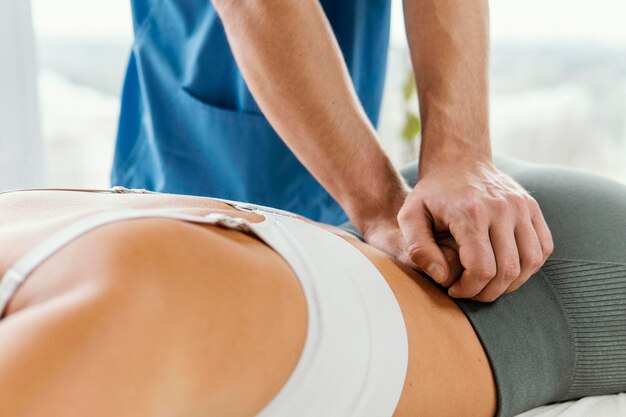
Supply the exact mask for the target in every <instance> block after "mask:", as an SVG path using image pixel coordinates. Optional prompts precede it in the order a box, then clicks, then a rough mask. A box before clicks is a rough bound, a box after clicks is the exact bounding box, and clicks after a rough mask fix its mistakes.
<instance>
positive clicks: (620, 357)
mask: <svg viewBox="0 0 626 417" xmlns="http://www.w3.org/2000/svg"><path fill="white" fill-rule="evenodd" d="M542 271H543V272H544V273H545V274H546V275H547V276H549V278H550V281H551V283H552V285H553V286H554V288H555V290H556V292H557V293H558V294H559V298H560V302H561V305H562V306H563V309H564V310H565V313H566V316H567V318H568V322H569V327H570V329H571V332H572V336H573V341H574V351H575V365H574V375H573V380H572V383H571V385H570V387H569V390H568V392H567V393H566V394H565V396H564V398H563V400H567V399H573V398H580V397H585V396H590V395H603V394H609V393H617V392H622V391H626V265H622V264H618V263H600V262H584V261H573V260H559V259H554V260H550V261H548V262H547V263H546V264H545V265H544V267H543V268H542Z"/></svg>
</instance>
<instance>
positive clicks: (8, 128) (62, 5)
mask: <svg viewBox="0 0 626 417" xmlns="http://www.w3.org/2000/svg"><path fill="white" fill-rule="evenodd" d="M7 5H8V6H7ZM393 10H394V12H393V19H392V37H391V45H390V46H391V47H390V55H389V60H388V77H387V84H386V92H385V97H384V101H383V111H382V115H381V119H380V124H379V131H380V136H381V141H382V143H383V145H384V147H385V149H386V150H387V151H388V153H389V154H390V156H391V157H392V159H393V160H394V162H395V163H397V164H402V163H403V162H405V161H406V160H408V159H411V158H412V157H415V156H416V155H417V154H416V149H417V147H418V146H419V136H417V137H415V138H414V139H413V140H407V139H406V138H403V135H402V132H403V129H405V128H406V119H407V113H410V112H413V113H415V112H417V111H418V110H417V105H416V99H415V97H412V98H410V99H408V100H407V99H406V97H405V94H404V92H403V90H404V89H405V88H404V89H403V87H406V85H405V84H406V80H407V74H408V73H409V71H410V60H409V57H408V51H407V44H406V39H405V37H404V22H403V18H402V6H401V0H394V1H393ZM31 15H32V22H33V27H34V34H33V32H31V31H29V30H25V29H24V28H28V22H29V19H30V16H31ZM625 17H626V3H624V1H623V0H596V1H594V2H589V1H582V0H550V1H542V0H526V1H523V2H521V1H518V0H496V1H492V2H491V24H492V45H491V46H492V52H491V127H492V141H493V148H494V151H495V152H496V153H503V154H509V155H513V156H517V157H520V158H523V159H526V160H530V161H538V162H549V163H556V164H562V165H569V166H573V167H578V168H582V169H585V170H588V171H592V172H596V173H598V174H602V175H606V176H610V177H613V178H615V179H618V180H620V181H623V182H626V24H624V18H625ZM131 42H132V23H131V16H130V5H129V3H128V2H127V1H107V0H54V1H51V0H31V3H30V8H29V7H28V2H25V1H24V0H3V2H0V54H1V56H2V57H3V63H4V65H3V67H5V68H4V69H0V91H3V95H2V96H0V164H1V165H0V166H2V167H3V168H2V172H3V173H2V175H0V188H9V187H23V186H32V185H45V186H75V187H104V186H108V177H109V169H110V165H111V161H112V156H113V145H114V141H115V133H116V129H117V118H118V113H119V105H120V99H119V96H120V92H121V88H122V82H123V74H124V71H125V67H126V63H127V62H126V61H127V58H128V54H129V51H130V47H131ZM5 57H6V60H5ZM381 65H382V63H381ZM11 71H12V72H11ZM30 72H32V74H31V75H32V76H31V75H29V74H30ZM33 79H35V80H36V83H33V82H32V80H33ZM29 80H31V81H29ZM459 94H462V92H459ZM25 115H26V116H25ZM405 136H406V135H405Z"/></svg>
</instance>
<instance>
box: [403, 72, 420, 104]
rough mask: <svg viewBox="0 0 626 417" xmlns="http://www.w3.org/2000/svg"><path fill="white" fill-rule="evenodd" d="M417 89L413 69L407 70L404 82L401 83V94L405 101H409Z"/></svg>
mask: <svg viewBox="0 0 626 417" xmlns="http://www.w3.org/2000/svg"><path fill="white" fill-rule="evenodd" d="M416 91H417V86H416V85H415V77H414V76H413V71H409V72H408V74H407V76H406V78H405V79H404V82H403V83H402V96H403V97H404V100H405V101H409V99H410V98H411V97H413V95H414V94H415V92H416Z"/></svg>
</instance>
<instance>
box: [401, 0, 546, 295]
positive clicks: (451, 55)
mask: <svg viewBox="0 0 626 417" xmlns="http://www.w3.org/2000/svg"><path fill="white" fill-rule="evenodd" d="M404 12H405V21H406V29H407V37H408V41H409V45H410V49H411V56H412V61H413V67H414V70H415V74H416V81H417V86H418V92H419V102H420V111H421V116H422V122H423V134H422V142H421V150H420V166H419V171H420V172H419V178H420V180H419V182H418V184H417V185H416V186H415V188H414V189H413V191H412V192H411V194H410V195H409V197H408V199H407V201H406V203H405V205H404V207H403V208H402V210H401V212H400V216H399V222H400V225H401V229H402V231H403V232H404V234H405V236H406V239H407V242H408V244H409V248H410V251H411V253H412V258H413V260H414V261H415V262H416V263H417V264H418V265H419V266H420V267H421V268H422V269H425V270H427V271H431V273H430V275H431V276H433V277H434V278H436V279H439V280H441V281H447V283H446V285H450V284H451V283H452V281H453V280H454V277H450V276H448V267H447V265H446V261H445V260H444V259H443V255H442V253H441V249H440V247H439V246H438V245H437V244H436V242H435V240H434V238H433V228H434V231H435V232H444V231H449V232H450V233H451V234H452V236H453V237H454V240H455V241H456V244H457V245H458V246H459V255H460V261H461V264H462V266H463V268H464V272H463V275H462V276H461V277H460V280H459V281H458V282H456V283H454V284H453V285H452V286H451V287H450V290H449V293H450V295H451V296H456V297H475V298H476V299H478V300H481V301H492V300H494V299H495V298H497V297H498V296H500V295H501V294H502V293H504V292H510V291H513V290H515V289H516V288H518V287H519V286H521V285H522V284H523V283H524V282H525V281H526V280H527V279H528V278H529V277H530V276H531V275H532V274H533V273H534V272H536V270H537V269H538V268H539V267H540V266H541V265H542V264H543V263H544V261H545V260H546V258H547V257H548V256H549V255H550V253H551V252H552V247H553V245H552V238H551V235H550V231H549V230H548V227H547V225H546V223H545V221H544V219H543V216H542V214H541V211H540V209H539V206H538V205H537V203H536V201H535V200H534V199H533V198H532V197H531V196H530V195H529V194H528V193H527V192H526V191H525V190H524V189H523V188H522V187H521V186H520V185H518V184H517V183H516V182H515V181H514V180H513V179H511V178H510V177H508V176H507V175H505V174H503V173H501V172H499V171H498V170H497V169H496V168H495V166H494V165H493V163H492V156H491V146H490V134H489V117H488V114H489V109H488V54H489V10H488V2H487V0H404ZM434 265H440V267H439V270H440V271H439V272H437V271H436V267H434Z"/></svg>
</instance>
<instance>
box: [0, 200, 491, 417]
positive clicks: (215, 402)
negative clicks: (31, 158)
mask: <svg viewBox="0 0 626 417" xmlns="http://www.w3.org/2000/svg"><path fill="white" fill-rule="evenodd" d="M18 207H21V208H22V210H17V208H18ZM113 207H115V208H116V209H121V208H154V209H168V210H170V209H171V210H175V211H183V212H187V213H192V214H202V215H204V214H207V213H209V212H215V211H216V210H217V211H220V212H222V213H228V214H229V215H231V216H237V217H240V216H244V217H247V218H248V219H249V220H252V221H254V220H255V218H254V215H251V214H247V213H242V212H239V211H236V210H234V209H232V208H230V207H229V206H226V205H224V204H222V203H219V202H214V201H210V200H207V199H197V198H192V197H182V196H176V197H173V196H167V195H132V194H131V195H111V194H91V193H89V194H88V193H71V194H69V193H63V192H30V193H28V192H25V193H20V194H19V195H18V194H14V195H4V196H2V197H0V212H1V213H3V216H2V220H1V221H4V222H6V223H5V225H9V224H10V225H11V227H10V228H5V227H3V228H2V230H6V232H3V233H0V245H2V246H3V247H9V246H10V247H12V248H13V251H11V254H10V255H7V256H0V265H2V267H3V269H2V271H0V272H4V269H6V268H7V267H8V266H9V265H10V264H12V263H13V262H15V260H16V259H17V257H19V256H20V255H22V254H23V253H25V251H27V250H28V249H30V247H31V246H32V245H33V243H34V242H36V241H38V240H41V239H42V238H43V237H45V236H47V235H49V234H50V233H51V232H52V231H53V230H56V229H59V228H61V227H63V226H64V225H68V224H71V223H72V222H74V221H76V219H78V218H80V217H84V216H86V215H89V214H92V213H93V212H94V211H100V210H107V209H111V208H113ZM5 214H6V215H5ZM33 219H38V220H39V221H40V223H39V224H33ZM55 219H56V220H55ZM35 223H37V221H35ZM20 225H21V226H20ZM350 241H351V242H352V243H353V244H355V245H356V246H357V248H358V249H359V250H361V251H362V252H363V253H364V254H365V255H367V256H368V258H369V259H370V260H371V261H372V262H373V263H374V265H375V266H376V267H377V268H378V270H379V271H380V272H381V273H382V275H383V276H384V277H385V279H386V280H387V282H388V284H389V286H390V287H391V289H392V290H393V293H394V295H395V296H396V299H397V301H398V303H399V305H400V307H401V309H402V313H403V315H404V320H405V323H406V329H407V336H408V340H409V359H408V368H407V373H406V379H405V381H404V388H403V391H402V395H401V397H400V401H399V403H398V407H397V409H396V413H395V414H394V415H396V416H426V415H428V416H431V415H432V416H434V415H441V416H446V415H450V416H458V415H471V416H482V415H484V416H491V415H493V413H494V410H495V388H494V383H493V380H492V376H491V370H490V367H489V363H488V361H487V357H486V355H485V353H484V350H483V349H482V347H481V345H480V342H479V341H478V338H477V337H476V335H475V333H474V331H473V330H472V327H471V325H470V324H469V322H468V320H467V318H466V317H465V316H464V315H463V313H462V312H461V310H460V309H459V308H458V307H457V306H456V304H455V303H454V302H452V301H451V300H450V299H449V298H448V297H447V296H445V295H444V294H443V293H441V292H440V291H439V290H438V289H437V288H435V287H434V286H433V285H432V284H430V283H429V282H427V281H426V280H425V279H424V278H423V277H421V276H420V275H418V274H415V273H412V272H410V271H406V270H403V269H401V268H400V267H399V266H398V265H396V264H395V263H394V262H392V261H391V260H390V259H389V258H387V257H386V256H385V255H383V254H382V253H380V252H378V251H376V250H375V249H373V248H371V247H369V246H368V245H365V244H363V243H360V242H357V241H355V240H353V239H350ZM181 242H185V245H181ZM189 248H196V249H195V250H193V251H189ZM190 252H191V253H190ZM207 254H210V255H209V256H208V255H207ZM207 256H208V257H207ZM209 258H210V259H209ZM259 271H263V272H262V274H260V273H259ZM251 277H255V279H251ZM259 282H262V283H263V285H259ZM131 283H132V284H131ZM172 294H177V296H173V295H172ZM72 296H74V297H75V298H77V299H78V301H76V302H75V303H74V304H72V303H68V307H67V308H64V307H63V301H62V300H69V299H71V297H72ZM81 297H84V299H85V300H89V302H87V301H84V302H82V304H81V301H80V300H79V299H80V298H81ZM55 300H58V301H55ZM115 300H117V301H115ZM76 303H78V304H76ZM76 305H78V307H76ZM305 305H306V303H305V301H304V297H303V294H302V291H301V288H300V287H299V284H298V280H297V277H296V276H295V275H294V274H293V272H292V271H291V270H290V269H289V267H288V266H287V265H286V264H285V262H284V261H283V260H282V258H281V257H280V256H278V255H277V254H276V253H275V252H273V251H271V250H270V249H269V248H268V247H267V246H265V245H264V244H262V243H261V242H259V241H258V240H256V239H254V238H251V237H249V236H246V235H244V234H243V233H239V232H235V231H232V230H225V229H221V228H216V227H213V226H203V227H198V226H195V225H190V224H186V223H183V222H176V221H171V220H159V219H152V220H136V221H132V222H126V223H124V224H121V223H120V224H113V225H109V226H107V227H104V228H102V229H100V230H95V231H93V232H90V233H89V234H87V235H85V236H83V237H81V238H80V239H78V240H76V241H75V242H74V243H73V244H71V245H69V246H67V247H66V248H64V249H63V250H61V251H60V252H59V253H58V254H56V255H54V256H53V257H52V258H50V259H49V261H47V262H46V263H45V264H44V265H42V267H41V268H39V269H37V270H36V271H35V273H33V275H32V276H31V277H29V278H28V281H27V282H26V284H25V285H24V286H23V287H22V288H21V289H20V290H19V291H18V293H17V294H16V297H15V298H14V300H13V302H12V303H11V304H10V306H9V310H8V317H7V318H6V319H5V321H3V322H0V333H3V334H4V335H6V337H1V336H0V338H1V339H2V340H4V341H5V343H3V345H4V347H5V348H7V349H9V350H10V351H11V352H13V354H14V355H17V357H14V358H15V359H14V360H12V363H14V364H19V363H20V362H21V363H22V364H23V368H22V367H20V366H16V365H13V366H12V367H10V369H9V370H7V369H5V370H4V371H3V367H2V365H0V374H4V375H3V378H2V379H3V380H11V379H14V378H17V377H18V376H19V378H21V379H22V380H24V381H29V380H37V381H39V383H40V384H45V385H48V386H56V387H60V386H63V387H64V388H63V392H65V393H68V394H69V392H70V391H71V390H72V387H74V388H75V389H76V390H77V392H78V391H79V390H82V391H83V392H84V390H85V389H86V387H87V386H90V385H91V387H90V388H91V391H89V392H92V396H84V397H82V398H83V399H85V400H87V399H88V402H87V403H85V404H84V406H85V407H87V408H89V409H90V408H91V407H94V405H95V404H96V403H97V400H98V398H100V396H103V397H102V400H104V398H108V397H109V396H110V395H113V393H112V392H111V391H117V390H120V389H123V390H125V391H128V390H136V389H138V387H139V386H141V387H142V389H141V390H140V391H141V392H140V393H138V394H137V395H135V396H134V398H135V400H137V401H135V400H133V401H131V400H127V401H120V402H118V403H117V406H122V405H123V404H128V406H129V407H131V408H132V407H134V408H132V409H131V410H130V411H128V410H127V412H129V413H130V414H128V413H127V414H126V415H142V414H143V415H156V414H150V413H149V412H147V414H146V413H141V412H139V411H140V410H144V409H147V408H150V407H156V406H157V405H158V404H159V406H158V408H160V409H161V411H162V412H163V413H164V415H172V414H173V411H172V412H166V408H167V405H168V404H169V405H170V406H171V407H174V408H175V407H179V408H180V410H181V412H182V410H183V409H184V410H185V412H182V414H183V415H191V414H190V411H192V409H194V407H195V409H196V411H197V412H198V415H207V413H208V414H211V413H213V414H212V415H233V416H234V415H242V416H243V415H252V414H253V413H254V412H256V411H259V410H260V408H261V407H262V406H263V405H264V404H265V403H267V402H269V401H270V400H271V399H272V398H273V397H274V396H275V395H276V393H277V392H278V391H279V390H280V388H281V387H282V386H283V385H284V384H285V382H286V381H287V378H288V376H289V375H290V373H291V372H292V371H293V368H294V367H295V365H296V363H297V361H298V358H299V355H300V354H301V350H302V347H303V344H304V340H305V335H306V330H307V315H306V309H305ZM110 308H111V309H113V310H115V312H109V311H108V309H110ZM55 309H57V310H55ZM75 309H77V311H80V312H81V314H80V315H81V316H82V317H83V318H82V319H80V320H79V319H75V320H73V321H70V323H65V322H64V319H63V318H62V317H63V316H64V315H68V314H75V315H78V313H76V312H75ZM83 309H84V311H83ZM46 310H50V311H47V312H45V313H41V314H42V315H41V317H40V320H39V321H38V320H37V319H32V320H33V321H32V323H36V325H33V328H32V330H30V331H29V324H28V323H29V322H28V321H27V319H26V317H27V316H29V315H30V316H31V317H36V316H37V313H38V312H44V311H46ZM72 312H73V313H72ZM90 314H91V316H90ZM57 316H58V317H59V318H58V320H59V321H60V322H63V323H64V324H62V325H61V324H58V326H61V327H62V328H63V330H59V329H58V328H57V329H56V330H53V328H55V321H54V320H55V319H54V317H57ZM101 316H106V317H109V319H107V320H106V322H105V324H104V325H105V328H106V329H108V328H109V326H110V327H111V331H110V333H106V332H104V333H103V332H102V329H100V330H98V329H99V325H100V323H101V320H102V317H101ZM116 316H117V319H113V318H114V317H116ZM129 316H130V317H133V318H135V319H136V320H129V318H128V317H129ZM89 317H94V319H93V320H90V318H89ZM225 318H228V320H225ZM19 322H22V323H23V325H19V324H18V323H19ZM182 323H184V325H182ZM9 324H12V325H11V326H9ZM17 327H19V328H20V330H19V332H17V335H16V332H12V331H11V330H10V329H16V328H17ZM85 328H88V329H91V330H90V331H93V332H95V335H94V340H97V341H95V342H94V344H93V346H91V349H86V350H85V351H84V352H83V354H82V355H80V360H78V359H77V358H75V357H73V356H72V357H65V356H63V355H59V356H58V357H57V359H56V360H54V361H51V363H45V364H41V365H42V366H41V367H40V368H39V367H36V368H34V369H31V368H29V367H26V365H25V364H26V363H27V362H28V361H29V360H30V359H29V358H30V357H31V356H33V355H34V356H44V355H46V356H47V355H49V354H50V351H54V352H58V351H64V352H74V353H76V352H77V350H76V346H79V347H80V348H81V349H82V348H84V343H83V339H82V337H78V338H76V339H74V338H72V337H68V338H61V337H60V336H59V334H58V332H59V331H60V332H61V333H63V332H67V333H70V334H72V335H74V336H76V333H77V332H79V331H82V330H80V329H85ZM139 329H141V330H139ZM157 329H158V330H157ZM55 331H56V332H57V333H55ZM35 332H36V334H35ZM9 333H10V334H9ZM25 333H32V334H29V335H27V336H25V335H24V334H25ZM87 334H89V332H87ZM142 334H143V335H144V336H142ZM86 337H87V338H88V336H86ZM33 338H35V339H36V340H33V342H34V343H33V345H36V346H39V347H38V348H33V349H35V350H34V351H30V352H19V353H18V352H15V351H13V350H12V349H14V347H13V345H14V344H15V345H17V344H19V345H21V344H22V343H23V340H24V339H28V340H31V339H33ZM20 340H22V341H20ZM52 340H53V341H52ZM59 340H61V341H59ZM216 340H219V341H222V343H215V341H216ZM224 340H229V341H231V343H230V344H226V345H227V346H228V347H230V349H226V348H225V346H224V342H223V341H224ZM57 341H58V342H57ZM112 346H133V349H131V351H132V352H128V357H123V356H124V354H123V352H125V351H126V350H125V349H117V351H116V349H114V348H113V347H112ZM155 346H158V348H156V349H155ZM233 347H236V349H233ZM2 349H3V348H1V347H0V350H2ZM142 350H145V351H146V352H145V355H142V354H141V352H142ZM79 351H80V350H79ZM112 352H114V353H115V354H116V355H122V357H119V358H117V359H115V356H114V357H110V356H109V355H110V354H111V353H112ZM135 355H136V357H135ZM0 356H3V357H7V358H8V357H9V355H8V354H7V355H4V354H1V353H0ZM138 358H140V360H138ZM157 358H158V361H157ZM91 362H97V363H98V364H100V366H103V365H104V364H108V365H107V366H105V367H103V368H98V365H97V364H94V363H91ZM225 364H227V365H228V366H226V365H225ZM50 367H53V368H55V369H57V372H52V371H50ZM117 367H120V368H121V369H127V370H128V371H131V370H132V372H129V376H128V378H127V379H125V381H127V383H128V385H127V386H123V385H122V386H120V385H119V382H118V383H115V381H117V380H118V377H119V371H120V369H118V368H117ZM85 369H88V370H89V372H90V374H87V375H85V374H84V373H83V371H84V370H85ZM112 371H116V372H112ZM7 372H8V373H7ZM130 374H132V378H131V377H130ZM95 375H101V377H100V378H97V379H94V378H93V376H95ZM106 375H109V378H108V379H107V378H106ZM159 375H160V376H159ZM5 376H6V378H8V379H5V378H4V377H5ZM144 379H145V381H144ZM173 380H175V381H177V382H176V383H173V382H172V381H173ZM29 385H30V384H29ZM22 387H23V385H22ZM53 391H54V390H53ZM157 393H158V395H157ZM9 394H11V397H12V398H24V399H28V402H27V404H28V408H29V410H34V408H33V407H34V406H35V404H36V401H35V402H33V401H32V400H33V398H35V399H37V398H40V399H41V404H42V408H41V410H44V409H45V410H47V414H50V412H51V411H50V410H51V408H50V407H51V406H52V404H55V402H54V401H52V399H51V398H50V397H48V396H44V397H38V396H37V395H32V394H33V392H32V390H30V389H29V390H23V391H22V392H20V391H19V390H17V391H15V392H12V391H11V390H9V391H7V392H6V395H9ZM58 394H60V393H58ZM174 394H175V395H174ZM142 396H143V397H145V398H143V400H142V401H138V400H139V399H140V398H141V397H142ZM155 397H156V398H158V401H154V399H155ZM185 397H187V398H188V400H185V401H181V400H180V399H182V398H185ZM6 398H7V397H5V399H6ZM175 398H178V400H176V401H174V399H175ZM148 399H150V401H148ZM77 403H80V399H78V398H77V399H76V400H75V401H74V402H73V404H72V407H78V404H77ZM0 404H1V405H6V404H5V403H3V402H0ZM24 404H26V403H24ZM57 405H58V406H59V407H60V408H59V409H58V410H59V412H60V413H61V414H63V415H71V414H72V413H70V412H69V411H68V410H67V409H66V408H67V407H69V405H70V404H69V403H68V402H65V401H63V402H61V403H58V404H57ZM115 406H116V405H114V404H110V403H109V406H108V407H115ZM64 407H65V408H64ZM161 407H163V408H161ZM207 407H208V408H207ZM213 407H217V408H213ZM174 408H172V409H171V410H174ZM3 409H7V408H3ZM64 410H65V411H64ZM103 410H104V409H103ZM214 410H221V411H220V412H217V413H216V412H215V411H214ZM108 411H109V412H108V415H111V414H112V413H113V412H114V411H116V410H114V409H110V408H109V409H108ZM118 411H119V412H117V413H116V414H120V412H121V414H124V410H118ZM104 414H107V413H106V412H104V411H103V415H104ZM31 415H38V414H36V413H34V414H31ZM91 415H93V413H91Z"/></svg>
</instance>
